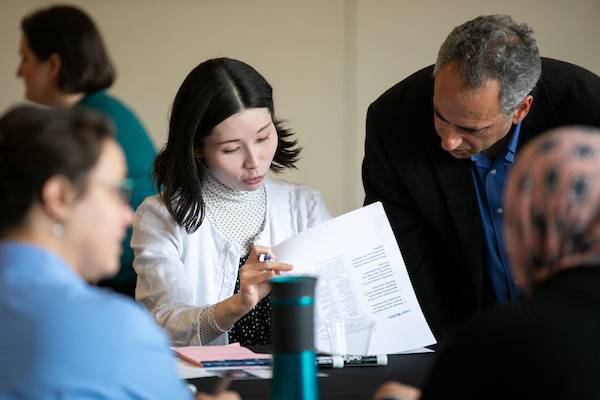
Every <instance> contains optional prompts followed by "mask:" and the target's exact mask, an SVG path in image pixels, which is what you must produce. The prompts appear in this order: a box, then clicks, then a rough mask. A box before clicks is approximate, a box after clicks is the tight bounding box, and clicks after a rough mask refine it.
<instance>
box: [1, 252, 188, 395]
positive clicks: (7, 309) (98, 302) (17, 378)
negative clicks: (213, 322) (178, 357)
mask: <svg viewBox="0 0 600 400" xmlns="http://www.w3.org/2000/svg"><path fill="white" fill-rule="evenodd" d="M0 327H1V328H0V371H2V372H1V373H0V398H2V399H12V398H18V399H42V400H43V399H59V398H60V399H190V397H191V395H190V393H189V391H188V390H187V389H186V387H185V385H184V384H183V382H182V381H181V380H180V379H179V378H178V376H177V374H176V370H175V360H174V357H173V355H172V354H171V352H170V351H169V348H168V342H167V338H166V336H165V335H164V333H163V332H162V331H160V330H159V328H158V327H157V326H156V324H155V323H154V321H153V320H152V319H151V318H150V317H149V315H148V314H147V313H146V312H145V311H143V310H142V309H141V308H140V306H138V305H137V304H135V303H134V302H133V301H130V300H127V299H126V298H125V297H123V296H120V295H115V294H112V293H109V292H107V291H105V290H102V289H98V288H94V287H90V286H89V285H88V284H87V283H85V282H84V281H83V280H82V279H81V277H79V275H77V274H76V273H75V272H74V271H73V270H72V269H71V268H69V266H67V265H66V264H65V263H64V261H63V260H62V259H61V258H59V257H58V256H57V255H55V254H53V253H51V252H49V251H46V250H44V249H42V248H40V247H36V246H33V245H29V244H26V243H22V242H10V241H0Z"/></svg>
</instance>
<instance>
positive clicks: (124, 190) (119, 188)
mask: <svg viewBox="0 0 600 400" xmlns="http://www.w3.org/2000/svg"><path fill="white" fill-rule="evenodd" d="M90 184H92V185H98V186H101V187H103V188H105V189H107V190H110V191H112V192H114V193H116V194H117V195H118V196H119V197H120V198H121V200H123V202H124V203H127V204H129V201H130V200H131V195H132V193H133V188H134V187H135V182H134V181H133V179H129V178H125V179H123V180H122V181H120V182H117V183H110V182H103V181H92V182H90Z"/></svg>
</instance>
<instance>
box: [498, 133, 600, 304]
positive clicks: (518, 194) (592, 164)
mask: <svg viewBox="0 0 600 400" xmlns="http://www.w3.org/2000/svg"><path fill="white" fill-rule="evenodd" d="M504 204H505V211H506V213H505V218H504V229H505V232H506V235H505V242H506V246H507V252H508V255H509V258H510V262H511V268H512V271H513V275H514V277H515V278H516V281H517V284H519V286H521V287H522V288H523V289H524V290H525V291H526V292H527V291H529V290H530V289H531V286H533V285H535V284H537V283H540V282H541V281H543V280H545V279H546V278H548V277H549V276H551V275H553V274H554V273H556V272H557V271H558V270H560V269H565V268H572V267H576V266H581V265H585V264H594V263H598V262H599V261H600V131H599V130H591V129H585V128H576V127H571V128H560V129H557V130H553V131H551V132H549V133H547V134H545V135H542V136H540V137H538V138H536V139H535V140H533V141H532V142H531V143H530V144H528V145H527V146H526V147H525V148H524V149H523V150H522V151H521V152H520V154H519V156H518V158H517V161H516V163H515V165H514V167H513V170H512V172H511V174H510V176H509V180H508V183H507V188H506V192H505V197H504Z"/></svg>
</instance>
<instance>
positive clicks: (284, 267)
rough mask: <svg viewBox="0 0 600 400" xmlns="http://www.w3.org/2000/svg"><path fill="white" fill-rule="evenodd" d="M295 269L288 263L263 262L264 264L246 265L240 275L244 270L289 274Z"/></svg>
mask: <svg viewBox="0 0 600 400" xmlns="http://www.w3.org/2000/svg"><path fill="white" fill-rule="evenodd" d="M293 268H294V267H293V266H292V265H290V264H286V263H278V262H273V261H267V262H262V263H249V264H244V266H243V267H242V270H241V271H240V273H243V272H244V270H246V271H259V272H260V271H265V270H272V271H280V272H287V271H291V270H292V269H293Z"/></svg>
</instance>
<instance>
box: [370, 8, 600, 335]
mask: <svg viewBox="0 0 600 400" xmlns="http://www.w3.org/2000/svg"><path fill="white" fill-rule="evenodd" d="M576 124H581V125H591V126H596V127H600V77H598V76H597V75H595V74H593V73H591V72H589V71H587V70H585V69H583V68H581V67H578V66H576V65H572V64H568V63H565V62H562V61H557V60H552V59H547V58H540V56H539V51H538V48H537V44H536V41H535V39H534V37H533V32H532V30H531V29H530V28H529V27H528V26H527V25H526V24H518V23H516V22H514V21H513V20H512V19H511V18H510V17H509V16H498V15H495V16H494V15H493V16H483V17H478V18H476V19H474V20H471V21H468V22H466V23H464V24H463V25H460V26H458V27H456V28H455V29H454V30H453V31H452V32H451V33H450V35H449V36H448V38H447V39H446V41H445V42H444V44H443V45H442V47H441V48H440V52H439V54H438V59H437V62H436V64H435V66H429V67H426V68H424V69H422V70H420V71H418V72H416V73H414V74H413V75H411V76H409V77H408V78H406V79H405V80H403V81H401V82H400V83H398V84H396V85H395V86H393V87H392V88H391V89H389V90H388V91H386V92H385V93H384V94H383V95H382V96H381V97H379V98H378V99H377V100H376V101H375V102H373V103H372V104H371V106H370V107H369V110H368V114H367V132H366V142H365V157H364V160H363V171H362V175H363V184H364V188H365V192H366V199H365V204H369V203H372V202H375V201H378V200H379V201H382V203H383V205H384V207H385V210H386V212H387V215H388V218H389V220H390V223H391V225H392V228H393V230H394V233H395V235H396V239H397V241H398V245H399V247H400V250H401V252H402V256H403V258H404V261H405V263H406V266H407V268H408V272H409V275H410V277H411V280H412V283H413V286H414V289H415V292H416V294H417V297H418V298H419V302H420V304H421V307H422V308H423V311H424V313H425V316H426V318H427V320H428V322H429V324H430V325H431V327H432V329H433V331H434V333H435V334H436V336H437V337H438V339H443V338H444V336H445V335H446V333H447V330H448V328H450V327H452V326H453V325H454V324H456V323H458V322H460V321H462V320H464V319H465V318H466V317H468V316H470V315H472V314H474V313H475V312H477V311H478V310H480V309H481V308H483V307H485V306H486V305H490V304H494V303H504V302H508V301H510V299H512V298H514V297H516V296H518V295H519V289H518V283H516V282H514V281H513V279H512V276H511V274H510V269H509V266H508V261H507V259H506V254H505V251H504V243H503V239H502V229H501V226H502V223H501V220H502V212H503V207H502V204H501V199H502V193H503V188H504V181H505V178H506V175H507V174H508V171H509V170H510V166H511V164H512V161H513V160H514V157H515V156H517V155H518V149H519V148H521V147H522V146H523V144H524V143H526V142H527V141H529V140H530V139H531V138H533V137H535V136H536V135H538V134H539V133H541V132H543V131H546V130H548V129H550V128H554V127H557V126H561V125H576ZM549 179H550V178H549Z"/></svg>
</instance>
